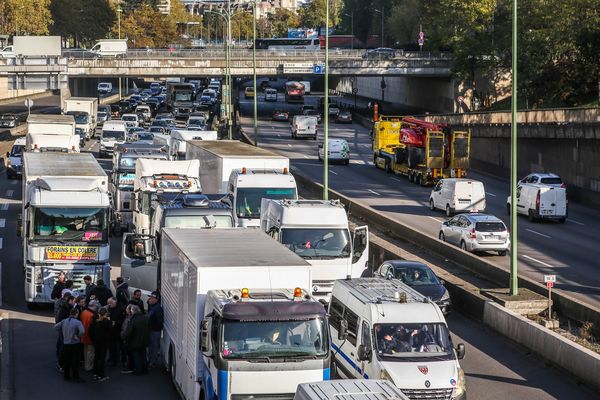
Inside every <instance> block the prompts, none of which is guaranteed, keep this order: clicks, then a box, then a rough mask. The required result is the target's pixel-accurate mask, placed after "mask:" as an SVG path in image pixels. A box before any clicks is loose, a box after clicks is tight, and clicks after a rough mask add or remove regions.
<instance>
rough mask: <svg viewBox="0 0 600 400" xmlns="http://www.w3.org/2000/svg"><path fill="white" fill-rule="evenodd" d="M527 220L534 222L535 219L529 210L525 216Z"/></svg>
mask: <svg viewBox="0 0 600 400" xmlns="http://www.w3.org/2000/svg"><path fill="white" fill-rule="evenodd" d="M527 218H528V219H529V222H535V221H536V218H535V215H533V211H532V210H529V214H527Z"/></svg>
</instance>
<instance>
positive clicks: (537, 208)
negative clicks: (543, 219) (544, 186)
mask: <svg viewBox="0 0 600 400" xmlns="http://www.w3.org/2000/svg"><path fill="white" fill-rule="evenodd" d="M535 209H536V210H538V211H539V210H540V191H539V190H538V192H537V196H535Z"/></svg>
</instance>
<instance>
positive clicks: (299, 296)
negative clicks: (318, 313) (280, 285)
mask: <svg viewBox="0 0 600 400" xmlns="http://www.w3.org/2000/svg"><path fill="white" fill-rule="evenodd" d="M294 300H302V288H299V287H297V288H295V289H294Z"/></svg>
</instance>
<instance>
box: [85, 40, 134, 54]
mask: <svg viewBox="0 0 600 400" xmlns="http://www.w3.org/2000/svg"><path fill="white" fill-rule="evenodd" d="M90 52H92V53H94V54H96V55H97V56H99V57H123V56H125V55H126V54H127V39H100V40H98V42H96V44H95V45H94V47H92V48H91V49H90Z"/></svg>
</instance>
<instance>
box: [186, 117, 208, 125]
mask: <svg viewBox="0 0 600 400" xmlns="http://www.w3.org/2000/svg"><path fill="white" fill-rule="evenodd" d="M188 125H196V126H204V125H206V121H204V120H203V119H199V118H198V119H190V120H189V121H188Z"/></svg>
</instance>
